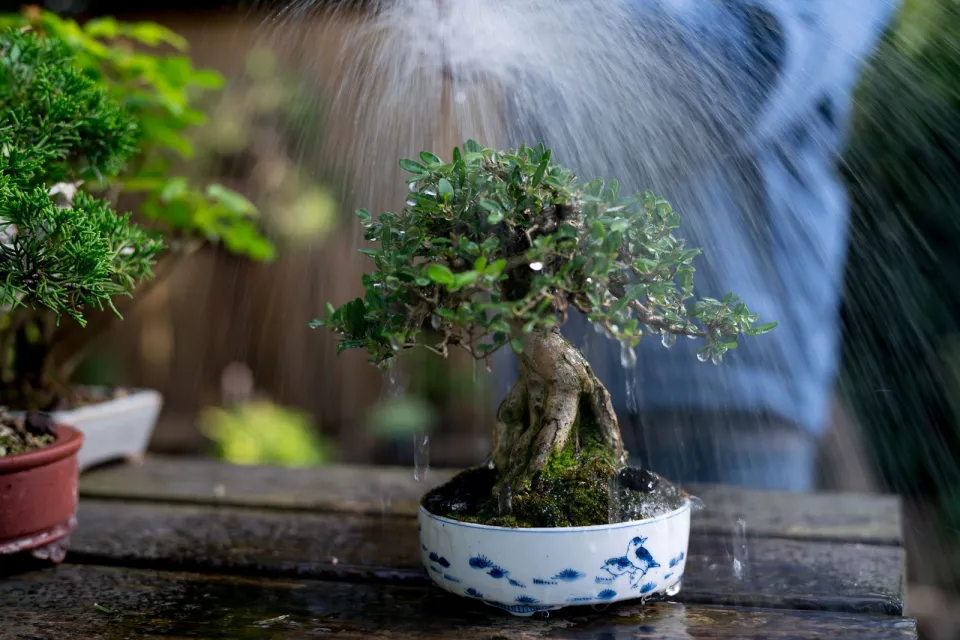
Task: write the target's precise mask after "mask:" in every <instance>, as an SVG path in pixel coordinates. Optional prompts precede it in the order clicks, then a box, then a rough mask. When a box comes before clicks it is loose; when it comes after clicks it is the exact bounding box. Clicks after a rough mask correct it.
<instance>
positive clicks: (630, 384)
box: [625, 368, 640, 415]
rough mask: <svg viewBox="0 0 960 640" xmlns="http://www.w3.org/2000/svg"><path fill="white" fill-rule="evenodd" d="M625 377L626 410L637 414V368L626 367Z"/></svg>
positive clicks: (638, 409)
mask: <svg viewBox="0 0 960 640" xmlns="http://www.w3.org/2000/svg"><path fill="white" fill-rule="evenodd" d="M625 377H626V379H627V380H626V385H627V411H628V412H629V413H630V415H637V414H638V413H640V403H639V402H638V401H637V370H636V369H635V368H634V369H627V370H626V376H625Z"/></svg>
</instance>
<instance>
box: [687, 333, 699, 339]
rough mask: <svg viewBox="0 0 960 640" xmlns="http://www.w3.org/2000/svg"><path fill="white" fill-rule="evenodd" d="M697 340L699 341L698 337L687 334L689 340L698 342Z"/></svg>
mask: <svg viewBox="0 0 960 640" xmlns="http://www.w3.org/2000/svg"><path fill="white" fill-rule="evenodd" d="M696 339H697V336H694V335H690V334H689V333H688V334H687V340H696Z"/></svg>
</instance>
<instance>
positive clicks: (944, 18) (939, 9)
mask: <svg viewBox="0 0 960 640" xmlns="http://www.w3.org/2000/svg"><path fill="white" fill-rule="evenodd" d="M843 170H844V173H845V176H846V178H847V183H848V188H849V190H850V193H851V196H852V201H853V208H854V211H853V218H852V226H851V236H850V238H851V243H850V257H849V264H848V268H847V273H846V286H847V292H846V300H845V308H844V318H845V324H846V332H845V336H844V362H843V371H842V379H841V385H840V387H841V391H842V393H843V396H844V399H845V400H846V402H847V403H848V404H849V406H850V407H851V408H852V409H853V410H854V413H855V415H856V418H857V421H858V422H859V425H860V429H861V430H862V432H863V434H864V440H865V444H866V448H867V449H868V452H869V454H870V458H871V461H872V463H873V467H874V470H875V471H876V475H877V477H878V478H879V480H880V482H881V483H882V489H884V490H888V491H895V492H897V493H901V494H903V495H905V496H907V497H908V498H909V500H908V508H909V509H912V510H913V511H912V513H914V515H915V516H922V515H923V514H926V516H925V517H924V518H923V519H924V520H925V519H927V517H929V522H930V523H931V524H932V527H924V528H923V529H924V531H927V530H929V531H927V533H923V534H921V533H920V531H921V528H920V527H919V526H918V527H917V528H914V529H913V530H912V531H911V534H912V535H914V536H919V537H920V538H922V537H923V536H924V535H929V536H930V537H929V538H926V539H921V540H920V541H918V542H917V544H918V546H920V547H923V548H924V549H925V551H923V552H919V553H917V554H915V555H912V556H911V565H912V569H913V572H914V573H915V574H922V575H924V576H925V580H928V581H932V582H937V583H939V584H941V585H943V586H947V587H949V588H950V589H951V590H954V591H956V590H957V588H958V586H960V585H958V580H960V546H958V544H957V531H958V530H960V465H958V463H957V461H958V460H960V412H958V408H957V402H956V398H957V397H960V396H958V392H960V386H958V380H960V378H958V375H960V360H958V358H957V353H958V352H957V349H956V345H957V344H958V340H960V295H958V289H957V282H960V253H958V251H957V247H958V246H960V223H958V221H960V180H958V178H957V176H960V3H958V2H956V0H906V2H905V4H904V6H903V10H902V13H901V15H900V17H899V21H898V22H897V24H896V25H894V27H893V28H892V29H891V30H890V32H889V33H888V34H887V37H886V38H885V41H884V43H883V45H882V48H881V50H880V51H879V53H878V55H877V56H876V58H875V59H874V62H873V64H872V65H871V66H870V67H869V69H868V70H867V72H866V74H865V75H864V77H863V79H862V81H861V83H860V86H859V90H858V95H857V107H856V113H855V118H854V123H853V130H852V139H851V144H850V147H849V150H848V152H847V154H846V157H845V164H844V166H843ZM934 550H936V551H934Z"/></svg>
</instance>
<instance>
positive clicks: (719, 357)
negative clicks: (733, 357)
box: [710, 354, 723, 365]
mask: <svg viewBox="0 0 960 640" xmlns="http://www.w3.org/2000/svg"><path fill="white" fill-rule="evenodd" d="M710 361H711V362H713V364H715V365H721V364H723V356H722V355H719V354H718V355H715V356H713V357H712V358H710Z"/></svg>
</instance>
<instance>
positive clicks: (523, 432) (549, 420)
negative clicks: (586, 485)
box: [492, 331, 623, 488]
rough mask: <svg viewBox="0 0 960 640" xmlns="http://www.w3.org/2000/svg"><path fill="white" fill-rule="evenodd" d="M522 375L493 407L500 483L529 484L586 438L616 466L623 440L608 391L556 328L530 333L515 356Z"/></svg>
mask: <svg viewBox="0 0 960 640" xmlns="http://www.w3.org/2000/svg"><path fill="white" fill-rule="evenodd" d="M517 358H518V360H519V362H520V376H519V378H518V379H517V382H516V384H515V385H514V386H513V388H512V389H511V390H510V393H509V394H507V397H506V399H504V401H503V403H502V404H501V405H500V409H499V411H498V412H497V426H496V429H495V431H494V438H493V454H492V459H493V462H494V464H495V465H496V468H497V469H498V470H499V472H500V482H501V483H502V482H509V483H510V485H511V486H512V487H514V488H520V487H523V486H526V485H528V484H529V483H530V482H531V481H532V480H533V479H534V478H535V477H536V475H537V474H538V473H539V472H541V471H543V470H544V468H545V467H546V466H547V464H548V462H549V460H550V459H551V457H553V456H556V455H559V454H560V453H561V452H563V451H564V450H565V449H567V447H572V448H573V449H572V451H573V453H574V455H576V454H577V453H579V451H580V450H581V447H583V446H584V445H585V444H587V443H588V442H589V445H590V447H591V449H592V450H594V451H600V452H602V453H603V454H604V455H606V456H609V459H610V460H611V464H614V465H619V464H620V463H621V461H622V457H623V441H622V439H621V437H620V427H619V426H618V424H617V416H616V414H615V413H614V412H613V407H612V405H611V403H610V394H609V393H608V392H607V390H606V389H605V388H604V387H603V385H602V384H601V383H600V380H598V379H597V377H596V376H595V375H594V374H593V371H592V370H591V368H590V365H589V364H588V363H587V361H586V359H585V358H584V357H583V355H582V354H581V353H580V351H579V350H578V349H577V348H576V347H575V346H574V345H572V344H571V343H570V342H568V341H567V340H566V339H564V338H563V336H561V335H560V333H559V332H557V331H547V332H534V333H532V334H530V335H527V336H526V337H525V338H524V340H523V353H521V354H518V356H517Z"/></svg>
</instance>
